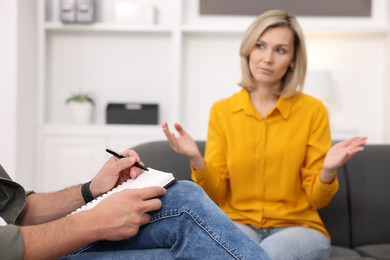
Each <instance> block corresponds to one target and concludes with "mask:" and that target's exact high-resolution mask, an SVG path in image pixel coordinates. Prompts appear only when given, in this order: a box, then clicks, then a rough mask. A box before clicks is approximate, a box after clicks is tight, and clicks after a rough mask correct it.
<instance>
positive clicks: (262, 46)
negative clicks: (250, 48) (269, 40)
mask: <svg viewBox="0 0 390 260" xmlns="http://www.w3.org/2000/svg"><path fill="white" fill-rule="evenodd" d="M256 47H257V48H258V49H260V50H263V49H265V45H264V44H263V43H257V44H256Z"/></svg>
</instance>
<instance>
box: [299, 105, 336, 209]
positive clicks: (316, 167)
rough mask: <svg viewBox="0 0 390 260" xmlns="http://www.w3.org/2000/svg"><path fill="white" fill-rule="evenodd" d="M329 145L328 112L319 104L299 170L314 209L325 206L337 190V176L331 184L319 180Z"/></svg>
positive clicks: (330, 142) (330, 141)
mask: <svg viewBox="0 0 390 260" xmlns="http://www.w3.org/2000/svg"><path fill="white" fill-rule="evenodd" d="M331 145H332V139H331V135H330V126H329V118H328V112H327V110H326V108H325V106H324V105H322V103H321V105H318V106H317V109H316V113H315V117H313V120H312V126H311V133H310V137H309V140H308V144H307V153H306V159H305V163H304V165H303V167H302V169H301V174H302V178H303V187H304V189H305V191H306V194H307V196H308V199H309V200H310V202H311V204H312V205H313V206H315V207H316V208H322V207H324V206H326V205H327V204H328V203H329V202H330V200H331V199H332V197H333V196H334V195H335V194H336V192H337V190H338V180H337V176H336V178H335V180H334V181H333V183H331V184H325V183H322V182H321V180H320V173H321V171H322V167H323V163H324V160H325V156H326V153H327V152H328V150H329V148H330V147H331Z"/></svg>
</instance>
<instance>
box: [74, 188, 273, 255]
mask: <svg viewBox="0 0 390 260" xmlns="http://www.w3.org/2000/svg"><path fill="white" fill-rule="evenodd" d="M162 203H163V207H162V209H161V210H159V211H157V212H153V213H152V221H151V223H149V224H147V225H145V226H143V227H142V228H141V229H140V231H139V234H138V235H137V236H135V237H134V238H131V239H128V240H122V241H114V242H110V241H104V242H102V243H99V244H98V245H96V246H94V247H93V248H91V249H89V251H95V252H96V251H101V252H107V251H117V250H129V251H128V252H129V255H128V256H127V259H129V257H131V254H130V253H131V250H140V249H156V248H167V249H169V250H170V253H171V254H172V256H173V257H174V258H183V259H184V258H185V259H270V258H269V257H268V255H267V254H266V253H265V252H264V250H263V249H262V248H261V247H260V246H259V245H258V244H257V243H256V242H255V241H254V240H252V239H251V238H249V237H248V236H247V235H246V234H244V233H243V232H242V231H241V230H240V229H239V228H237V227H236V225H235V224H234V223H233V222H232V221H231V220H230V218H229V217H228V216H227V215H226V214H225V213H223V212H222V210H221V209H220V208H219V207H218V206H217V205H216V204H215V203H214V202H212V201H211V199H210V198H209V197H208V196H207V195H206V193H205V192H204V191H203V189H201V188H200V187H199V186H198V185H196V184H195V183H193V182H190V181H178V182H176V183H175V184H173V185H172V186H171V187H169V188H168V189H167V194H166V195H165V196H164V197H162ZM152 251H153V250H151V253H152ZM145 252H147V251H145ZM145 257H148V255H147V254H146V255H145ZM76 259H77V258H76ZM95 259H96V258H95Z"/></svg>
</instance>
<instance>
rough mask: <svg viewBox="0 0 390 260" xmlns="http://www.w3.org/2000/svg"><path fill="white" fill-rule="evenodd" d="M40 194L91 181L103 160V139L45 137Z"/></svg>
mask: <svg viewBox="0 0 390 260" xmlns="http://www.w3.org/2000/svg"><path fill="white" fill-rule="evenodd" d="M43 153H44V156H43V171H44V172H43V173H42V174H40V178H39V179H38V180H37V182H38V183H37V185H36V186H37V187H38V188H39V191H43V192H48V191H56V190H59V189H62V188H66V187H69V186H72V185H75V184H79V183H84V182H87V181H89V180H91V179H92V178H93V177H94V176H95V175H96V173H97V172H98V170H99V169H100V168H101V167H102V165H103V164H104V163H105V160H106V153H105V139H104V138H86V137H45V139H44V152H43Z"/></svg>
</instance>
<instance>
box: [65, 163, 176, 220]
mask: <svg viewBox="0 0 390 260" xmlns="http://www.w3.org/2000/svg"><path fill="white" fill-rule="evenodd" d="M175 180H176V179H175V177H174V176H173V174H172V173H170V172H163V171H159V170H156V169H152V168H148V171H144V172H143V173H142V174H140V175H139V176H138V177H137V178H135V179H128V180H127V181H125V182H123V183H122V184H120V185H118V186H116V187H115V188H113V189H112V190H110V191H108V192H106V193H104V194H103V195H101V196H99V197H97V198H96V199H94V200H92V201H91V202H89V203H87V204H85V205H83V206H81V207H80V208H78V209H76V210H75V211H73V212H72V213H71V214H74V213H77V212H80V211H84V210H89V209H92V208H93V207H95V206H96V205H97V204H99V203H100V202H101V201H102V200H104V199H106V198H107V197H109V196H111V195H112V194H114V193H116V192H119V191H123V190H125V189H140V188H145V187H151V186H160V187H167V186H169V185H170V184H171V183H173V182H174V181H175Z"/></svg>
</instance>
